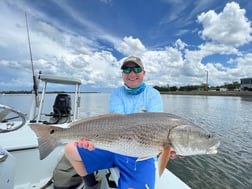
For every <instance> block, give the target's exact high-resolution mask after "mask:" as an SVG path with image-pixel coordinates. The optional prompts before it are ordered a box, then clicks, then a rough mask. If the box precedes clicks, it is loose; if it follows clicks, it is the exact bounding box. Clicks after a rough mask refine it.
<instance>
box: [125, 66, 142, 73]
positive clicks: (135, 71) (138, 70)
mask: <svg viewBox="0 0 252 189" xmlns="http://www.w3.org/2000/svg"><path fill="white" fill-rule="evenodd" d="M122 71H123V73H125V74H129V73H130V72H131V71H133V72H134V73H140V72H141V71H143V69H142V68H141V67H126V68H123V69H122Z"/></svg>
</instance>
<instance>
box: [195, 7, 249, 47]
mask: <svg viewBox="0 0 252 189" xmlns="http://www.w3.org/2000/svg"><path fill="white" fill-rule="evenodd" d="M245 13H246V11H245V9H241V8H240V6H239V4H237V3H235V2H231V3H227V4H226V6H225V7H224V9H223V12H221V13H219V14H217V13H216V12H215V11H213V10H210V11H208V12H206V13H205V12H204V13H202V14H200V15H199V16H198V21H199V23H202V24H203V31H201V32H200V34H201V36H202V38H203V39H210V40H212V41H215V42H218V43H220V44H225V45H232V46H240V45H243V44H246V43H248V42H250V41H251V40H252V37H251V32H252V28H251V22H250V21H249V20H248V19H247V18H246V17H245Z"/></svg>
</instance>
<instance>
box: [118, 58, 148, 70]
mask: <svg viewBox="0 0 252 189" xmlns="http://www.w3.org/2000/svg"><path fill="white" fill-rule="evenodd" d="M129 62H133V63H135V64H137V65H138V66H139V67H140V68H142V69H144V67H143V63H142V61H141V59H140V58H138V57H136V56H129V57H128V58H126V59H125V60H124V61H123V64H122V66H121V69H123V68H125V66H126V64H127V63H129Z"/></svg>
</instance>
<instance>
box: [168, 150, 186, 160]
mask: <svg viewBox="0 0 252 189" xmlns="http://www.w3.org/2000/svg"><path fill="white" fill-rule="evenodd" d="M176 157H178V158H184V157H185V156H182V155H177V154H176V152H175V151H171V153H170V158H171V159H175V158H176Z"/></svg>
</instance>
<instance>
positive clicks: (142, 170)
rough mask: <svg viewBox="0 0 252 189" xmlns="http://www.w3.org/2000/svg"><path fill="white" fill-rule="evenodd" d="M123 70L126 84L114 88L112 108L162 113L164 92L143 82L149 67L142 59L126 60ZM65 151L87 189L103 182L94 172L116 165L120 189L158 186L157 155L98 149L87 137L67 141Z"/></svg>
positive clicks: (113, 109) (150, 188)
mask: <svg viewBox="0 0 252 189" xmlns="http://www.w3.org/2000/svg"><path fill="white" fill-rule="evenodd" d="M121 69H122V78H123V81H124V85H123V86H120V87H118V88H115V89H114V90H113V91H112V93H111V96H110V102H109V103H110V105H109V111H110V112H111V113H122V114H129V113H137V112H162V111H163V104H162V99H161V96H160V93H159V92H158V91H157V90H156V89H154V88H152V87H150V86H147V85H146V84H145V83H144V82H143V79H144V76H145V70H144V66H143V63H142V61H141V59H140V58H138V57H134V56H130V57H128V58H126V59H125V60H124V62H123V64H122V66H121ZM153 129H154V128H153ZM76 146H77V147H76ZM65 154H66V157H67V158H68V159H69V161H70V162H71V164H72V165H73V167H74V168H75V170H76V171H77V173H78V174H79V175H80V176H82V177H83V179H84V182H85V185H86V186H85V188H86V189H89V188H90V189H91V188H94V189H96V188H97V187H98V184H99V183H97V181H96V180H95V177H94V175H93V174H92V173H93V172H94V171H96V170H99V169H108V168H111V167H115V166H117V167H118V168H119V170H120V178H119V181H118V188H119V189H127V188H130V189H132V188H134V189H144V188H147V189H154V185H155V164H154V159H153V158H149V159H146V160H142V161H136V160H137V158H135V157H128V156H124V155H120V154H115V153H112V152H109V151H105V150H101V149H95V147H94V146H93V145H92V144H90V143H89V142H88V141H86V140H80V141H79V142H77V143H74V142H73V143H69V144H67V145H66V147H65Z"/></svg>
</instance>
